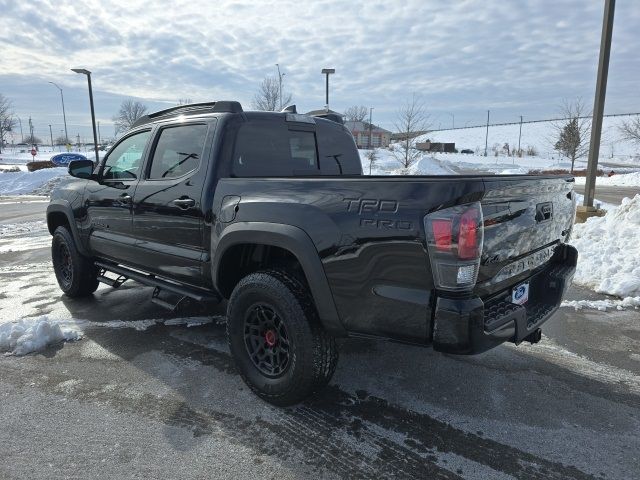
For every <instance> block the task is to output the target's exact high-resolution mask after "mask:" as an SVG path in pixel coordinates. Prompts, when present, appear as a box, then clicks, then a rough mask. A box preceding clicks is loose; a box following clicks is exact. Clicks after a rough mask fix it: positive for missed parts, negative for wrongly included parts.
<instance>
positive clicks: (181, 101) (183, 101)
mask: <svg viewBox="0 0 640 480" xmlns="http://www.w3.org/2000/svg"><path fill="white" fill-rule="evenodd" d="M190 103H193V100H191V99H190V98H179V99H178V105H189V104H190Z"/></svg>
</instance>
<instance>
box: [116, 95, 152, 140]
mask: <svg viewBox="0 0 640 480" xmlns="http://www.w3.org/2000/svg"><path fill="white" fill-rule="evenodd" d="M145 113H147V106H146V105H145V104H143V103H142V102H138V101H136V100H132V99H129V100H125V101H124V102H122V105H120V110H118V114H117V115H115V116H114V117H113V125H114V127H115V131H116V135H117V134H118V133H120V132H126V131H127V130H129V129H130V128H131V127H132V126H133V124H134V123H136V120H138V119H139V118H140V117H142V116H144V114H145Z"/></svg>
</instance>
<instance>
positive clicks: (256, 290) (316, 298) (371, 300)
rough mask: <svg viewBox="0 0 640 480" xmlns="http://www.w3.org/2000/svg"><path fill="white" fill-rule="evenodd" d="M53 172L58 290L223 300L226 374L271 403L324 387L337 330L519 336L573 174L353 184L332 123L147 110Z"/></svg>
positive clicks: (195, 109) (350, 157) (486, 339)
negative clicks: (95, 151) (64, 177)
mask: <svg viewBox="0 0 640 480" xmlns="http://www.w3.org/2000/svg"><path fill="white" fill-rule="evenodd" d="M69 173H70V174H71V176H73V177H76V178H77V179H71V181H69V182H67V183H66V184H65V185H63V186H61V187H60V188H58V189H57V190H56V191H55V192H54V193H53V194H52V196H51V203H50V204H49V206H48V208H47V224H48V228H49V231H50V232H51V234H52V235H53V240H52V260H53V265H54V269H55V273H56V277H57V280H58V283H59V285H60V287H61V289H62V290H63V292H64V293H65V294H67V295H68V296H70V297H77V296H83V295H91V294H92V293H93V292H94V291H95V290H96V288H97V287H98V284H99V282H103V283H107V284H109V285H111V286H113V287H118V286H120V285H121V284H122V282H123V281H125V280H127V279H131V280H135V281H137V282H140V283H143V284H146V285H150V286H153V287H155V288H154V290H153V297H152V300H153V301H155V302H158V303H160V304H161V305H164V306H167V307H170V308H175V307H176V306H177V305H178V304H179V303H180V301H181V300H183V299H190V300H192V301H196V302H199V303H201V304H206V302H208V301H225V300H226V301H227V314H228V316H227V319H228V321H227V335H228V342H229V347H230V350H231V353H232V355H233V358H234V359H235V362H236V364H237V367H238V370H239V372H240V373H241V375H242V377H243V378H244V380H245V381H246V383H247V384H248V385H249V386H250V387H251V388H252V389H253V390H254V391H255V392H256V393H257V394H258V395H259V396H260V397H262V398H263V399H265V400H267V401H269V402H272V403H274V404H278V405H289V404H292V403H296V402H298V401H300V400H301V399H303V398H304V397H306V396H308V395H309V394H310V393H312V392H314V391H317V390H318V389H319V388H321V387H323V386H324V385H325V384H326V383H327V382H328V381H329V379H330V378H331V376H332V374H333V372H334V370H335V367H336V363H337V350H336V343H335V338H336V337H348V336H354V337H355V336H364V337H371V338H383V339H391V340H396V341H401V342H408V343H412V344H418V345H431V346H433V348H434V349H435V350H438V351H441V352H448V353H456V354H475V353H480V352H483V351H486V350H488V349H490V348H492V347H495V346H497V345H499V344H501V343H503V342H506V341H508V342H514V343H516V344H517V343H520V342H522V341H529V342H532V343H535V342H537V341H539V340H540V327H541V325H542V324H543V323H544V322H545V321H546V320H547V319H549V317H550V316H551V315H552V314H553V313H554V312H555V311H556V309H557V308H558V306H559V304H560V302H561V299H562V296H563V293H564V292H565V290H566V288H567V286H568V285H569V282H570V281H571V278H572V276H573V273H574V271H575V266H576V261H577V252H576V250H575V249H574V248H573V247H571V246H569V245H567V244H566V243H565V242H566V240H567V239H568V237H569V235H570V233H571V228H572V224H573V217H574V203H575V198H574V194H573V178H571V177H558V176H526V175H510V176H363V175H362V167H361V163H360V157H359V154H358V151H357V149H356V146H355V143H354V140H353V138H352V136H351V134H350V133H349V131H348V130H347V129H346V128H345V127H344V125H342V123H341V121H340V119H339V118H332V117H331V115H325V118H321V117H317V116H309V115H302V114H298V113H296V112H295V109H294V108H289V109H287V111H283V112H277V113H274V112H245V111H243V109H242V107H241V105H240V104H239V103H237V102H215V103H204V104H192V105H187V106H182V107H176V108H172V109H168V110H164V111H160V112H157V113H154V114H151V115H148V116H145V117H143V118H141V119H140V120H138V121H137V122H136V124H135V125H134V126H133V128H132V129H131V130H130V131H129V132H128V133H126V135H124V136H123V137H122V138H121V139H120V140H119V141H118V142H117V143H116V144H115V145H114V146H113V147H112V148H111V149H110V151H109V152H108V153H107V154H106V156H105V158H104V159H103V160H102V162H100V164H99V165H97V166H95V168H94V165H93V163H92V162H91V161H76V162H73V163H71V165H70V166H69Z"/></svg>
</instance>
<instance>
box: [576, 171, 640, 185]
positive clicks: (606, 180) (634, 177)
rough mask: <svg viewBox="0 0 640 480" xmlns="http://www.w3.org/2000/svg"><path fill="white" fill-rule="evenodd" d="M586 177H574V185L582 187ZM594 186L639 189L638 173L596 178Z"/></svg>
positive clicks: (639, 174) (639, 179)
mask: <svg viewBox="0 0 640 480" xmlns="http://www.w3.org/2000/svg"><path fill="white" fill-rule="evenodd" d="M586 180H587V179H586V177H576V185H584V184H585V182H586ZM596 185H601V186H612V187H640V172H631V173H623V174H620V175H612V176H611V177H597V178H596Z"/></svg>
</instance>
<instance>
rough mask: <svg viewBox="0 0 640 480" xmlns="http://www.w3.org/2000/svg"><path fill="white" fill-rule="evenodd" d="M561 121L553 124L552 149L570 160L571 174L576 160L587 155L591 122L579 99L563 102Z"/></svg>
mask: <svg viewBox="0 0 640 480" xmlns="http://www.w3.org/2000/svg"><path fill="white" fill-rule="evenodd" d="M559 110H560V115H561V116H562V120H558V121H556V122H554V123H553V129H554V139H553V141H554V144H553V148H554V149H555V150H557V151H558V152H560V154H561V155H564V156H565V157H567V158H569V159H570V160H571V172H572V173H573V169H574V166H575V163H576V160H577V159H578V158H582V157H584V156H586V155H587V153H589V141H590V136H591V122H590V121H589V118H588V115H589V113H588V112H587V109H586V107H585V106H584V103H583V102H582V100H581V99H579V98H577V99H576V100H574V101H568V100H564V101H563V103H562V105H561V106H560V109H559Z"/></svg>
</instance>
